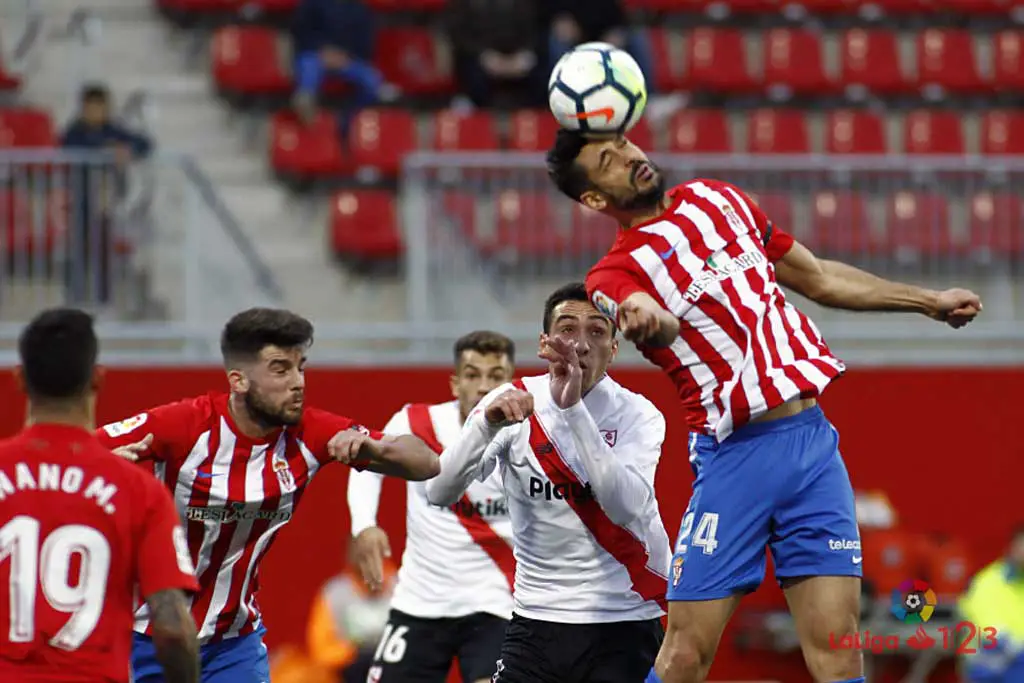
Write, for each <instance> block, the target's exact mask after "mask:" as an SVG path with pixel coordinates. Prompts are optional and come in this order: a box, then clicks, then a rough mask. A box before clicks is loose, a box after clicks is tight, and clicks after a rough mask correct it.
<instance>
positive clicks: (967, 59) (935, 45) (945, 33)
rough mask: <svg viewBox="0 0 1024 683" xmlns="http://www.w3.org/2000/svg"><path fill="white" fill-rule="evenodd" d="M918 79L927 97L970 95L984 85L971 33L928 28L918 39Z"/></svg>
mask: <svg viewBox="0 0 1024 683" xmlns="http://www.w3.org/2000/svg"><path fill="white" fill-rule="evenodd" d="M917 80H918V85H919V86H920V87H921V88H922V89H924V91H925V94H929V93H930V92H934V93H936V94H939V93H942V92H948V93H956V94H970V93H976V92H978V91H980V90H982V89H983V88H984V86H985V84H984V82H983V81H982V80H981V76H980V75H979V74H978V64H977V56H976V55H975V50H974V38H973V36H972V35H971V33H970V32H969V31H965V30H959V29H948V30H944V29H937V28H929V29H925V30H924V31H922V32H921V33H920V34H918V36H917Z"/></svg>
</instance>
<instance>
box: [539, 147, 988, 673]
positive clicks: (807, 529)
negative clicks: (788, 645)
mask: <svg viewBox="0 0 1024 683" xmlns="http://www.w3.org/2000/svg"><path fill="white" fill-rule="evenodd" d="M548 173H549V175H550V176H551V179H552V180H553V181H554V183H555V184H556V185H557V186H558V188H559V189H560V190H561V191H562V192H563V193H565V194H566V195H567V196H569V197H570V198H571V199H573V200H574V201H578V202H580V203H582V204H584V205H585V206H587V207H589V208H591V209H594V210H597V211H600V212H602V213H604V214H606V215H608V216H610V217H611V218H614V219H615V220H616V221H618V223H619V224H620V226H621V230H620V231H619V234H618V238H617V239H616V241H615V244H614V245H613V246H612V248H611V249H610V250H609V252H608V254H607V255H605V256H604V258H602V259H601V260H600V261H599V262H598V263H597V264H596V265H595V266H594V267H593V268H592V269H591V271H590V273H589V274H588V275H587V280H586V284H587V291H588V294H589V296H590V297H591V300H592V301H593V303H594V305H595V306H596V307H597V308H598V309H599V310H601V311H602V312H604V313H605V314H606V315H608V316H609V317H610V318H612V319H613V320H616V321H617V322H618V325H619V327H620V329H621V330H622V331H623V333H624V335H625V336H626V337H627V338H628V339H630V340H632V341H634V342H635V343H636V345H637V347H638V348H639V350H640V351H641V352H642V353H643V354H644V356H645V357H647V358H648V359H649V360H651V361H652V362H653V363H655V364H656V365H658V366H659V367H661V368H662V369H663V370H664V371H665V373H666V374H667V375H668V376H669V378H671V380H672V381H673V382H674V383H675V385H676V388H677V390H678V392H679V396H680V399H681V400H682V401H683V404H684V405H685V407H686V409H687V414H688V419H689V428H690V431H691V435H690V461H691V463H692V465H693V469H694V472H695V474H696V477H697V479H696V481H695V483H694V488H693V495H692V497H691V499H690V504H689V507H688V509H687V511H686V514H685V515H684V516H683V521H682V528H681V529H680V532H679V536H678V538H677V541H676V546H675V549H674V553H675V555H674V557H673V560H672V567H671V579H670V585H669V589H668V600H669V601H670V606H669V629H668V633H667V635H666V638H665V642H664V645H663V647H662V649H661V652H660V654H659V655H658V660H657V663H656V665H655V667H654V669H653V670H652V671H651V674H650V676H649V677H648V681H649V682H657V681H664V682H665V683H696V682H699V681H703V680H705V678H706V676H707V673H708V670H709V669H710V667H711V662H712V660H713V658H714V654H715V650H716V648H717V645H718V642H719V639H720V637H721V634H722V631H723V630H724V628H725V626H726V623H727V622H728V620H729V618H730V616H731V615H732V613H733V611H734V610H735V608H736V606H737V604H738V602H739V600H740V598H741V597H742V596H743V595H744V594H745V593H747V592H750V591H752V590H754V589H755V588H757V586H758V585H760V583H761V581H762V580H763V578H764V571H765V554H764V549H765V546H767V547H768V548H769V549H770V550H771V552H772V555H773V558H774V560H775V567H776V571H775V573H776V576H777V577H778V579H779V581H780V583H781V585H782V587H783V589H784V590H785V592H786V598H787V601H788V603H789V606H790V609H791V611H792V612H793V617H794V619H795V622H796V628H797V633H798V635H799V637H800V641H801V646H802V648H803V652H804V658H805V660H806V662H807V666H808V668H809V669H810V671H811V674H812V675H813V677H814V680H816V681H822V682H834V681H842V682H849V683H862V682H863V681H864V678H863V675H864V674H863V666H862V661H861V656H860V653H858V652H856V651H854V650H832V649H830V648H829V643H828V634H830V633H832V634H844V633H849V634H853V633H854V632H856V631H857V629H858V624H857V620H858V615H859V613H860V607H859V596H860V576H861V555H860V542H859V532H858V530H857V523H856V517H855V512H854V502H853V490H852V488H851V486H850V480H849V476H848V475H847V472H846V468H845V466H844V465H843V461H842V458H841V457H840V455H839V448H838V446H839V438H838V435H837V433H836V430H835V429H834V428H833V427H832V425H831V424H829V422H828V420H827V419H826V418H825V416H824V414H823V413H822V411H821V409H820V408H819V407H818V405H817V397H818V396H819V395H820V394H821V393H822V392H823V391H824V390H825V388H826V387H827V386H828V385H829V383H830V382H831V381H832V380H833V379H835V378H836V377H838V376H839V375H841V374H842V373H843V371H844V370H845V367H844V365H843V363H842V361H840V360H839V359H837V358H836V357H835V356H833V354H832V352H831V351H830V350H829V347H828V345H827V344H826V343H825V340H824V339H823V338H822V335H821V333H820V332H819V331H818V328H817V327H816V326H815V325H814V323H813V322H811V320H810V319H809V318H808V317H807V316H805V315H804V314H803V313H801V312H800V311H799V310H797V309H796V308H795V307H794V306H793V305H792V304H790V303H789V302H787V301H786V296H785V293H784V292H783V290H782V286H786V287H789V288H790V289H793V290H795V291H797V292H799V293H800V294H803V295H804V296H806V297H808V298H809V299H812V300H814V301H816V302H818V303H819V304H822V305H825V306H829V307H833V308H844V309H849V310H860V311H904V312H916V313H922V314H924V315H927V316H929V317H930V318H932V319H934V320H938V321H941V322H944V323H946V324H948V325H950V326H951V327H954V328H959V327H963V326H964V325H966V324H968V323H969V322H971V321H972V320H973V319H974V318H975V316H977V315H978V313H979V312H980V311H981V301H980V299H979V297H978V296H977V295H976V294H974V293H973V292H970V291H967V290H964V289H949V290H946V291H942V292H939V291H932V290H927V289H922V288H920V287H914V286H912V285H905V284H899V283H895V282H890V281H887V280H883V279H881V278H879V277H875V276H874V275H871V274H869V273H866V272H864V271H861V270H858V269H856V268H854V267H852V266H848V265H846V264H843V263H838V262H836V261H828V260H824V259H819V258H817V257H816V256H815V255H814V254H812V253H811V252H810V251H809V250H808V249H807V248H806V247H804V246H802V245H801V244H799V243H798V242H796V241H795V240H794V239H793V238H792V237H791V236H790V235H788V234H787V233H786V232H785V231H784V230H782V229H780V228H779V227H777V226H775V225H773V224H772V222H771V221H770V220H769V219H768V217H767V216H765V215H764V213H762V211H761V210H760V209H759V208H758V207H757V205H756V204H755V203H754V202H753V201H751V200H750V198H749V197H747V196H746V195H745V194H744V193H743V192H742V191H741V190H740V189H739V188H737V187H734V186H732V185H730V184H728V183H724V182H720V181H716V180H692V181H690V182H687V183H684V184H682V185H678V186H676V187H674V188H672V189H671V190H667V191H666V181H665V177H664V176H663V175H662V173H661V171H660V170H659V169H658V168H657V167H656V166H655V165H654V164H652V163H651V161H650V160H649V159H648V158H647V155H646V154H644V152H643V151H642V150H640V149H639V148H637V147H636V145H634V144H632V143H631V142H630V141H629V140H627V139H626V138H624V137H621V136H620V137H615V138H602V139H588V138H586V137H584V136H583V135H582V134H580V133H578V132H573V131H568V130H561V131H559V134H558V136H557V138H556V140H555V143H554V146H553V147H552V148H551V150H550V151H549V153H548ZM837 539H838V540H842V541H849V543H845V542H844V543H843V544H842V550H838V551H836V550H831V549H830V545H829V541H830V540H837Z"/></svg>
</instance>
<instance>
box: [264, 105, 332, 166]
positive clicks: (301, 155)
mask: <svg viewBox="0 0 1024 683" xmlns="http://www.w3.org/2000/svg"><path fill="white" fill-rule="evenodd" d="M345 161H346V160H345V156H344V154H343V152H342V148H341V144H340V143H339V142H338V128H337V122H336V121H335V118H334V117H333V116H331V115H329V114H327V113H326V112H321V113H320V114H318V115H317V118H316V120H315V121H314V122H313V123H312V124H310V125H309V126H306V125H303V124H302V123H301V122H300V121H299V120H298V119H297V118H296V116H295V114H293V113H291V112H279V113H277V114H275V115H274V116H273V117H272V118H271V120H270V164H271V166H272V167H273V168H274V170H275V171H277V172H279V173H288V174H293V175H299V176H332V175H340V174H343V173H345V172H346V171H347V170H349V169H348V166H347V165H346V163H345Z"/></svg>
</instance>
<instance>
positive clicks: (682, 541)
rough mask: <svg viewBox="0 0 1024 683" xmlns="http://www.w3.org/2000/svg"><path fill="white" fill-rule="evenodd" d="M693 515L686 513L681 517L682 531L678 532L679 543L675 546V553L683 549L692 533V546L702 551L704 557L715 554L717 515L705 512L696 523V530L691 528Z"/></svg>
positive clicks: (716, 545)
mask: <svg viewBox="0 0 1024 683" xmlns="http://www.w3.org/2000/svg"><path fill="white" fill-rule="evenodd" d="M693 515H694V513H692V512H687V513H686V516H685V517H683V524H682V529H681V530H680V532H679V542H678V544H677V546H676V552H679V551H681V550H683V548H685V546H686V541H687V539H688V538H689V537H690V532H691V531H692V532H693V540H692V541H691V543H692V545H693V546H694V547H697V548H700V549H701V550H703V551H704V554H705V555H710V554H711V553H713V552H715V548H717V547H718V539H717V536H718V513H717V512H705V513H704V514H703V515H701V516H700V521H699V522H697V528H696V529H694V528H693Z"/></svg>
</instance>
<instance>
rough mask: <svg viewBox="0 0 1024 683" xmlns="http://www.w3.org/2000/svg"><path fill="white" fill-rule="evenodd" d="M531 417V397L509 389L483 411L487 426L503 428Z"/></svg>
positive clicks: (524, 392) (525, 393) (527, 393)
mask: <svg viewBox="0 0 1024 683" xmlns="http://www.w3.org/2000/svg"><path fill="white" fill-rule="evenodd" d="M531 415H533V396H531V395H530V393H529V392H526V391H521V390H519V389H509V390H508V391H506V392H505V393H503V394H502V395H501V396H499V397H498V398H496V399H494V400H493V401H491V404H490V405H489V406H487V408H486V409H484V417H485V418H486V419H487V422H488V424H491V425H493V426H495V427H504V426H505V425H509V424H516V423H518V422H522V421H523V420H526V419H527V418H529V417H530V416H531Z"/></svg>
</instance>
